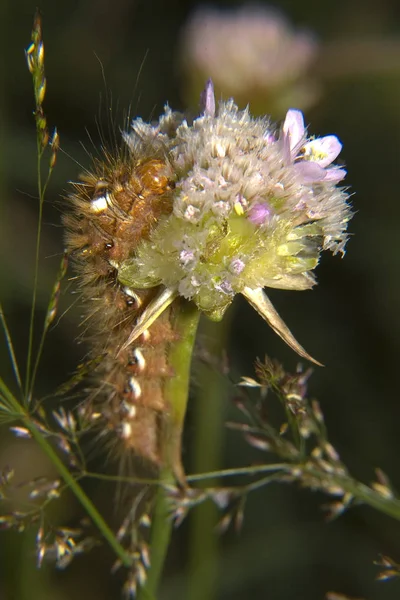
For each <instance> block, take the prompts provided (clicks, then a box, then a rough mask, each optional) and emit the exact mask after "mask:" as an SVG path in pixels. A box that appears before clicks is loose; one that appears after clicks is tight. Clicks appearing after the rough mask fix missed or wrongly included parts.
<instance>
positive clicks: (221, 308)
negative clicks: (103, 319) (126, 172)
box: [117, 81, 350, 356]
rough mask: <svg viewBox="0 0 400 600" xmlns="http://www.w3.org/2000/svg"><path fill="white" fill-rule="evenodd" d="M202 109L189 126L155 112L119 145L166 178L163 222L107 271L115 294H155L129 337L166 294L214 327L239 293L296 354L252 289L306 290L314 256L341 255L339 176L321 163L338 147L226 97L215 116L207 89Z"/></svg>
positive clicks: (299, 120)
mask: <svg viewBox="0 0 400 600" xmlns="http://www.w3.org/2000/svg"><path fill="white" fill-rule="evenodd" d="M202 107H203V112H202V114H201V115H200V116H199V117H198V118H196V119H194V120H193V122H188V121H187V120H185V119H183V118H182V115H179V114H178V113H173V112H171V111H170V109H168V108H167V109H166V111H165V114H164V116H162V117H161V118H160V120H159V122H158V123H157V124H155V125H145V124H143V123H142V122H139V123H138V122H137V121H135V122H134V123H133V129H132V132H131V133H130V134H129V136H127V137H126V140H127V142H128V144H129V146H130V148H131V149H132V151H134V152H136V151H141V150H142V149H144V148H148V147H149V146H150V145H151V144H153V147H155V148H160V151H162V152H163V153H164V154H166V155H167V157H168V162H169V164H170V165H171V169H172V172H173V173H175V188H174V190H173V192H172V212H171V214H167V215H165V216H163V217H161V218H160V219H159V220H158V222H157V224H156V225H155V226H154V228H153V230H152V232H151V234H150V236H149V237H148V238H147V239H144V240H143V241H142V242H141V243H140V245H139V247H138V249H137V250H136V252H135V254H134V255H133V256H132V257H131V258H130V259H129V260H128V261H124V263H123V264H121V265H118V266H117V267H118V273H119V279H120V281H121V282H122V283H124V285H127V286H132V287H139V288H140V287H153V286H158V285H162V289H163V290H164V291H163V292H162V301H161V302H158V304H157V303H155V304H154V306H152V307H151V308H149V311H148V312H147V313H146V311H145V312H144V315H143V318H142V320H141V321H142V323H141V325H140V326H138V328H137V329H136V331H135V332H134V333H133V335H134V336H136V337H137V335H138V333H137V332H138V331H139V330H140V327H141V331H142V330H143V327H145V325H146V323H147V325H148V324H149V318H150V317H151V319H153V320H154V318H156V317H157V316H158V314H160V312H161V311H162V310H163V308H164V307H165V306H166V305H168V304H169V303H170V302H171V301H172V300H173V299H174V298H175V297H176V296H177V295H180V296H183V297H185V298H187V299H188V300H192V301H193V302H195V303H196V305H197V306H198V308H199V309H200V310H201V311H203V312H205V313H206V314H208V315H209V316H210V317H211V318H213V319H217V320H218V319H220V318H222V316H223V314H224V312H225V310H226V309H227V307H228V306H229V305H230V304H231V302H232V300H233V298H234V296H235V295H236V294H239V293H240V294H243V295H244V296H245V297H246V298H247V299H248V300H249V302H250V303H251V304H252V306H254V307H255V308H256V310H258V312H260V314H262V316H263V317H264V318H265V319H266V320H267V321H268V322H269V323H270V324H271V326H272V327H273V328H274V329H275V330H276V331H277V332H278V333H279V335H281V336H282V337H284V339H285V340H286V341H288V343H290V345H292V346H293V347H295V348H296V350H297V351H299V352H300V353H302V354H303V355H306V356H308V355H307V354H306V353H305V351H304V350H303V349H302V348H301V346H299V344H298V343H297V342H296V341H295V340H294V338H293V336H291V334H290V332H289V330H288V329H287V328H286V326H285V325H284V323H283V322H282V321H281V320H280V318H279V316H278V315H277V313H276V312H275V311H274V309H273V307H272V305H271V304H270V302H269V300H268V299H267V297H266V295H265V293H264V292H263V288H265V287H273V288H280V289H290V290H304V289H308V288H310V287H312V286H313V285H314V283H315V277H314V274H313V270H314V268H315V267H316V266H317V264H318V261H319V256H320V252H321V250H324V249H329V250H331V251H332V252H333V253H334V254H335V253H337V252H342V253H344V246H345V243H346V240H347V234H346V228H347V223H348V221H349V219H350V209H349V206H348V203H347V199H348V197H347V194H346V192H345V191H344V190H343V189H342V188H338V187H337V186H336V184H337V183H338V182H339V181H340V180H341V179H343V177H344V176H345V174H346V172H345V171H344V170H343V169H341V168H339V167H337V166H336V165H334V163H333V161H334V160H335V159H336V158H337V156H338V154H339V152H340V150H341V143H340V142H339V140H338V138H337V137H336V136H334V135H329V136H325V137H322V138H314V139H311V138H308V137H307V132H306V129H305V127H304V120H303V115H302V113H301V112H300V111H298V110H293V109H291V110H289V111H288V113H287V115H286V118H285V121H284V123H283V126H282V128H281V130H280V131H279V130H277V129H276V128H275V127H274V126H272V125H271V123H270V122H269V120H268V119H267V118H261V119H254V118H253V117H252V116H251V115H250V113H249V111H248V109H246V110H243V111H241V110H239V109H238V107H237V106H236V105H235V103H234V102H233V100H229V101H228V102H223V103H221V104H220V105H219V108H218V110H216V109H215V100H214V94H213V88H212V83H211V81H209V82H208V83H207V85H206V89H205V91H204V93H203V96H202ZM138 128H140V133H138Z"/></svg>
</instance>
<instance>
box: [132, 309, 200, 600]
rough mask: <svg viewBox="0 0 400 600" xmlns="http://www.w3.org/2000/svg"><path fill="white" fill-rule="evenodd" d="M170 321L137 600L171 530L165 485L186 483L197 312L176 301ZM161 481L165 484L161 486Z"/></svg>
mask: <svg viewBox="0 0 400 600" xmlns="http://www.w3.org/2000/svg"><path fill="white" fill-rule="evenodd" d="M171 310H172V311H173V312H172V316H171V322H172V326H173V329H174V331H175V332H176V333H177V336H178V341H177V342H175V343H173V344H172V345H171V348H170V351H169V353H168V361H169V364H170V365H171V367H172V368H173V369H174V372H175V375H174V377H171V378H170V379H169V380H168V382H167V383H166V386H165V399H166V401H167V403H168V405H169V407H170V410H169V415H168V422H167V423H166V424H165V429H164V436H163V437H164V440H163V445H162V447H163V459H164V467H163V469H162V471H161V474H160V475H161V485H160V486H159V488H158V492H157V497H156V504H155V509H154V513H153V518H152V526H151V534H150V535H151V539H150V557H151V567H150V569H149V572H148V577H147V581H146V583H145V585H144V586H143V587H142V588H141V589H140V590H139V593H138V596H137V600H148V599H150V598H155V597H156V593H157V588H158V584H159V581H160V577H161V574H162V570H163V566H164V562H165V558H166V555H167V550H168V546H169V541H170V537H171V530H172V520H171V517H170V511H169V503H168V496H167V492H166V489H165V486H166V485H168V484H174V483H175V482H176V480H178V481H179V482H180V483H181V484H182V485H185V475H184V471H183V467H182V463H181V438H182V430H183V423H184V419H185V414H186V406H187V400H188V395H189V381H190V365H191V360H192V353H193V346H194V342H195V337H196V331H197V325H198V321H199V316H200V313H199V311H198V310H197V308H196V307H195V306H194V305H193V304H190V303H188V302H186V301H183V300H181V299H180V300H177V301H176V302H175V303H174V305H173V308H172V309H171ZM163 484H164V485H163Z"/></svg>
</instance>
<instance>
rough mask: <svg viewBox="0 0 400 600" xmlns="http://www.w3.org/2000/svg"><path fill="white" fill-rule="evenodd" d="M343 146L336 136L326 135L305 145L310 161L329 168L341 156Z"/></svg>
mask: <svg viewBox="0 0 400 600" xmlns="http://www.w3.org/2000/svg"><path fill="white" fill-rule="evenodd" d="M341 149H342V144H341V143H340V141H339V140H338V138H337V137H336V135H326V136H325V137H323V138H317V139H315V140H311V141H310V142H307V144H305V145H304V152H305V155H306V156H307V157H308V159H309V160H310V161H312V162H316V163H318V164H319V165H320V166H321V167H327V166H328V165H330V164H331V163H332V162H333V161H334V160H335V158H336V157H337V156H338V155H339V154H340V151H341Z"/></svg>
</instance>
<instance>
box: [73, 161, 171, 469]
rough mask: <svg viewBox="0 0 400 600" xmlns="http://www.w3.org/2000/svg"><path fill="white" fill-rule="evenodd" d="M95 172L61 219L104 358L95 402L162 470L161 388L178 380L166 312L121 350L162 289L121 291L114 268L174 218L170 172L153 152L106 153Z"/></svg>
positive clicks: (95, 351)
mask: <svg viewBox="0 0 400 600" xmlns="http://www.w3.org/2000/svg"><path fill="white" fill-rule="evenodd" d="M94 167H95V169H94V171H93V172H91V173H90V172H88V173H85V174H83V175H82V176H81V181H80V182H78V183H75V184H74V192H73V194H71V196H70V200H71V203H72V210H71V212H70V213H69V214H67V215H65V216H64V225H65V227H66V230H67V233H66V245H67V250H68V252H69V254H70V255H71V256H72V257H73V258H74V260H75V265H76V269H77V271H78V273H79V286H80V290H81V293H82V298H83V301H84V303H85V305H86V307H87V319H88V323H89V324H88V328H89V337H90V343H91V355H92V357H94V358H95V357H97V356H101V357H102V360H101V362H100V364H99V365H98V366H97V367H96V370H95V372H94V373H93V379H94V381H95V386H96V387H95V389H94V390H93V393H92V394H91V397H90V402H91V403H92V405H93V412H94V413H95V414H96V413H97V414H98V413H101V415H102V416H103V418H104V419H105V420H106V424H107V428H108V429H109V430H112V431H114V433H115V434H116V435H117V436H118V437H119V438H120V439H121V441H122V442H123V446H124V447H125V448H126V449H127V450H128V449H129V448H130V449H133V450H134V451H135V453H137V454H139V455H140V456H142V457H144V458H145V459H148V460H150V461H151V462H153V463H156V464H158V463H159V462H160V449H159V447H158V444H159V437H158V434H157V431H158V428H159V425H160V419H161V418H162V415H163V413H164V412H165V410H166V407H165V404H164V400H163V391H162V388H163V383H164V381H165V379H166V378H169V377H171V376H172V375H173V373H172V372H171V369H170V368H169V367H168V364H167V362H166V348H167V346H168V344H169V343H171V342H172V341H173V340H174V338H175V334H174V332H173V330H172V329H171V326H170V323H169V319H168V313H165V314H163V315H161V316H160V318H159V319H157V321H156V322H155V323H154V324H153V325H152V327H151V328H150V329H149V330H145V331H144V332H143V333H142V335H141V336H140V337H139V338H138V339H137V340H136V341H135V342H134V343H133V344H132V345H130V346H129V347H128V348H124V349H123V350H122V351H120V352H119V350H120V348H121V346H122V345H123V344H124V343H125V342H126V340H127V339H128V337H129V335H130V333H131V331H132V328H133V325H134V323H135V321H136V320H137V318H138V315H140V313H141V311H143V309H144V308H145V307H146V306H147V305H148V304H149V302H150V301H151V300H152V299H153V297H154V295H155V294H156V293H157V288H151V289H148V290H133V289H130V288H128V287H126V286H124V285H123V284H121V283H119V281H118V278H117V269H116V268H115V266H113V265H115V264H119V263H121V262H123V261H124V260H126V259H127V258H129V257H130V256H131V255H132V252H134V251H135V248H136V247H137V245H138V243H139V242H140V240H141V239H143V238H147V237H148V236H149V233H150V232H151V230H152V228H153V227H154V226H155V225H156V223H157V220H158V219H159V217H160V216H161V215H168V214H169V213H170V212H171V209H172V199H171V191H172V189H173V186H174V183H173V174H172V173H171V169H170V166H169V165H168V164H167V162H166V161H165V160H164V159H162V158H159V157H157V156H155V155H154V153H152V152H151V150H150V151H149V152H148V155H147V156H146V154H144V155H143V154H142V155H141V156H134V155H132V154H129V155H128V154H126V153H125V155H124V154H123V153H121V155H120V156H119V157H117V158H114V157H111V156H109V155H107V156H105V161H103V162H100V161H97V162H96V163H95V165H94Z"/></svg>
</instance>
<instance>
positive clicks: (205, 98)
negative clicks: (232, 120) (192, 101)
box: [200, 78, 215, 117]
mask: <svg viewBox="0 0 400 600" xmlns="http://www.w3.org/2000/svg"><path fill="white" fill-rule="evenodd" d="M200 111H201V113H202V114H204V115H205V116H206V117H215V94H214V84H213V82H212V79H211V78H210V79H208V80H207V83H206V87H205V88H204V90H203V91H202V92H201V94H200Z"/></svg>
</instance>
